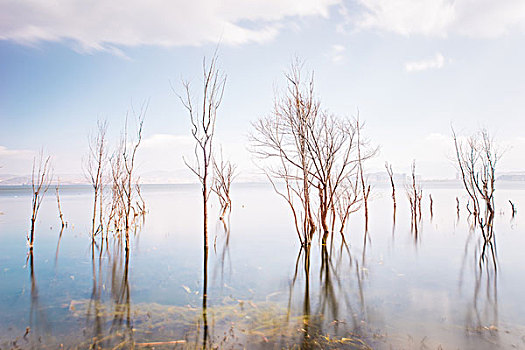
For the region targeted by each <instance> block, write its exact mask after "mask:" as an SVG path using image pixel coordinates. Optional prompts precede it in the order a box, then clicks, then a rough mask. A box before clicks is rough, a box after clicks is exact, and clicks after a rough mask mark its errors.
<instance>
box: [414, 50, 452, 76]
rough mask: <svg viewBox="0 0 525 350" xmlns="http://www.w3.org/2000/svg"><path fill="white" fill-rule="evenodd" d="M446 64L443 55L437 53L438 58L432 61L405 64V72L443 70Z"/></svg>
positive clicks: (435, 57)
mask: <svg viewBox="0 0 525 350" xmlns="http://www.w3.org/2000/svg"><path fill="white" fill-rule="evenodd" d="M444 64H445V58H444V57H443V55H442V54H440V53H437V54H436V56H434V58H431V59H427V60H422V61H413V62H407V63H405V70H406V71H407V72H420V71H424V70H428V69H441V68H443V65H444Z"/></svg>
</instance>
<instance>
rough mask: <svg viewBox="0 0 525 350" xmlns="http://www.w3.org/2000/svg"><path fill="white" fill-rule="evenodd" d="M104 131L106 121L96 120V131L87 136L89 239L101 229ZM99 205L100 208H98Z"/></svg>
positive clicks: (104, 161)
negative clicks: (90, 200) (90, 197)
mask: <svg viewBox="0 0 525 350" xmlns="http://www.w3.org/2000/svg"><path fill="white" fill-rule="evenodd" d="M106 132H107V122H106V121H100V120H99V121H97V133H96V135H95V136H93V135H92V136H90V137H89V153H88V158H87V160H86V161H85V165H84V167H85V169H84V171H85V173H86V177H87V178H88V179H89V181H90V183H91V186H92V187H93V216H92V220H91V239H92V240H93V241H94V240H95V235H96V234H97V232H100V231H101V230H102V192H103V177H104V165H105V163H106V153H107V152H106ZM99 207H100V209H99ZM97 210H99V216H100V217H99V225H98V227H97V226H96V221H97Z"/></svg>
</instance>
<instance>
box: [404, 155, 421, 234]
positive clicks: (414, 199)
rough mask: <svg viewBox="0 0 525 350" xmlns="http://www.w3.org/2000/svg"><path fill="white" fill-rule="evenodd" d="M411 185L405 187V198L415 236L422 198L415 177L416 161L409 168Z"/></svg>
mask: <svg viewBox="0 0 525 350" xmlns="http://www.w3.org/2000/svg"><path fill="white" fill-rule="evenodd" d="M411 169H412V171H411V180H412V181H411V183H410V185H407V186H406V192H407V197H408V200H409V202H410V212H411V214H412V220H411V221H412V229H413V230H414V231H415V233H416V234H417V232H418V227H419V221H420V220H421V200H422V198H423V190H422V189H421V184H420V183H418V181H417V176H416V161H415V160H414V161H413V162H412V167H411Z"/></svg>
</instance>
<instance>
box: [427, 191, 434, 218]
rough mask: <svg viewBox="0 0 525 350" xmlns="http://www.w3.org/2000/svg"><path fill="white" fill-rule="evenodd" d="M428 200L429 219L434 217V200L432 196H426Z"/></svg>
mask: <svg viewBox="0 0 525 350" xmlns="http://www.w3.org/2000/svg"><path fill="white" fill-rule="evenodd" d="M428 199H429V200H430V218H432V217H434V199H433V198H432V194H430V193H429V194H428Z"/></svg>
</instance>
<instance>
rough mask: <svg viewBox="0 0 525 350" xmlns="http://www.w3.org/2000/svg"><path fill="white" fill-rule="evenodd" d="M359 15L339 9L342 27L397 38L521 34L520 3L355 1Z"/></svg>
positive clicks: (524, 28) (524, 19)
mask: <svg viewBox="0 0 525 350" xmlns="http://www.w3.org/2000/svg"><path fill="white" fill-rule="evenodd" d="M357 1H358V3H359V4H360V5H361V7H362V10H363V11H362V12H361V13H359V14H357V15H355V16H352V15H351V14H350V12H349V11H347V10H342V11H340V12H341V14H342V15H343V16H344V17H345V18H346V24H347V25H348V24H350V25H352V26H354V27H355V28H356V29H375V30H379V31H385V32H393V33H396V34H400V35H405V36H409V35H426V36H434V37H446V36H448V35H451V34H459V35H464V36H469V37H480V38H491V37H498V36H501V35H505V34H510V33H513V32H518V33H525V1H523V0H499V1H493V0H396V1H392V0H357Z"/></svg>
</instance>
